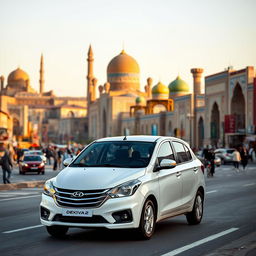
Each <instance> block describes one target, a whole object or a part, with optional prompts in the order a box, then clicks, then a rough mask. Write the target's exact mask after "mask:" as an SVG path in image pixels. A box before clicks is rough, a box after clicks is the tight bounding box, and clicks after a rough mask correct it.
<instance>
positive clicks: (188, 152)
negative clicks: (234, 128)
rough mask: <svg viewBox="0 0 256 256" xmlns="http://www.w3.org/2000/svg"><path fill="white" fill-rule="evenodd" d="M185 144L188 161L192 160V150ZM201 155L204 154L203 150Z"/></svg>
mask: <svg viewBox="0 0 256 256" xmlns="http://www.w3.org/2000/svg"><path fill="white" fill-rule="evenodd" d="M183 146H184V148H185V151H186V153H187V157H188V161H190V160H192V156H191V153H190V150H189V149H188V147H187V146H185V145H183ZM201 155H202V152H201V154H200V156H201Z"/></svg>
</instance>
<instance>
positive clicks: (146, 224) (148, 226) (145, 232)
mask: <svg viewBox="0 0 256 256" xmlns="http://www.w3.org/2000/svg"><path fill="white" fill-rule="evenodd" d="M155 226H156V216H155V206H154V203H153V202H152V201H151V200H147V201H146V202H145V204H144V206H143V209H142V212H141V218H140V226H139V228H138V235H139V237H140V238H142V239H150V238H151V237H152V235H153V233H154V231H155Z"/></svg>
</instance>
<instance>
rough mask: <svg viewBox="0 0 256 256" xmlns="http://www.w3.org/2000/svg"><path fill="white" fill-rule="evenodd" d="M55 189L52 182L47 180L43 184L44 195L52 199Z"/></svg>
mask: <svg viewBox="0 0 256 256" xmlns="http://www.w3.org/2000/svg"><path fill="white" fill-rule="evenodd" d="M55 192H56V191H55V188H54V186H53V183H52V180H47V181H46V182H45V184H44V194H45V195H47V196H51V197H54V194H55Z"/></svg>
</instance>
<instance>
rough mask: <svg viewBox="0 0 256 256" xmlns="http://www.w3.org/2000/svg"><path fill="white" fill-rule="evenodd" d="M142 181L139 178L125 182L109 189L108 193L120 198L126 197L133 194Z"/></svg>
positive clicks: (112, 196)
mask: <svg viewBox="0 0 256 256" xmlns="http://www.w3.org/2000/svg"><path fill="white" fill-rule="evenodd" d="M140 184H141V181H139V180H131V181H128V182H125V183H123V184H121V185H119V186H116V187H115V188H112V189H110V190H109V191H108V195H109V196H110V197H111V198H118V197H125V196H132V195H133V194H134V193H135V192H136V190H137V189H138V188H139V186H140Z"/></svg>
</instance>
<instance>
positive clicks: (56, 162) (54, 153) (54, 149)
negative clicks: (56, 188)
mask: <svg viewBox="0 0 256 256" xmlns="http://www.w3.org/2000/svg"><path fill="white" fill-rule="evenodd" d="M52 157H53V170H54V171H56V170H57V166H58V153H57V147H54V148H53V150H52Z"/></svg>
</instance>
